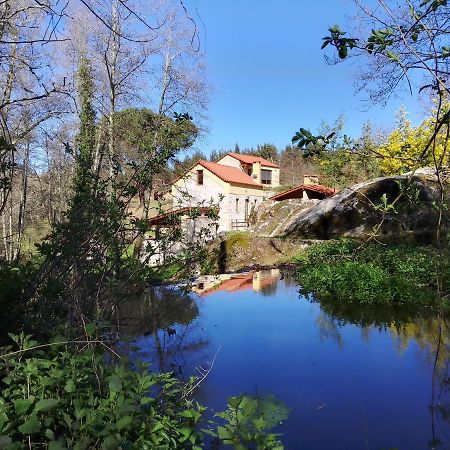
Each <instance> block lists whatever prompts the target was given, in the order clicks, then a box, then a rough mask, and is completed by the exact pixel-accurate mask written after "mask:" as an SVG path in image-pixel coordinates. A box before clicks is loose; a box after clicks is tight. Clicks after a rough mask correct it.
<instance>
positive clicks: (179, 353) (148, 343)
mask: <svg viewBox="0 0 450 450" xmlns="http://www.w3.org/2000/svg"><path fill="white" fill-rule="evenodd" d="M198 314H199V310H198V306H197V304H196V302H195V300H194V299H193V297H192V295H191V293H190V292H189V291H188V290H184V289H181V288H176V287H173V286H156V287H149V289H148V290H147V291H146V292H145V293H143V294H142V296H140V297H139V298H136V299H133V300H131V301H129V302H126V303H124V304H122V305H121V306H120V308H119V314H118V316H119V317H120V321H118V322H120V331H121V335H122V336H128V337H129V338H132V340H131V342H132V345H131V346H130V347H132V348H133V351H132V352H131V355H132V357H133V356H134V357H137V358H140V359H143V360H147V361H150V362H151V363H152V364H153V369H154V370H158V371H160V372H167V371H170V372H174V373H175V374H177V375H182V374H183V368H184V366H185V364H186V359H185V357H184V355H185V353H187V352H192V353H194V354H197V353H198V354H201V353H202V351H206V349H207V347H208V341H207V340H206V339H205V337H204V336H203V334H202V332H201V330H199V329H198V326H197V325H196V321H195V319H196V318H197V317H198ZM155 365H156V366H157V367H155Z"/></svg>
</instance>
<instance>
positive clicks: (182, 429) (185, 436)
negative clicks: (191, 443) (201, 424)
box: [179, 428, 193, 442]
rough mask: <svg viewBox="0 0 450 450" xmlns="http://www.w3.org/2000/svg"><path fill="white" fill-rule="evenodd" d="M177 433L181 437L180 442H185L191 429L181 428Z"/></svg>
mask: <svg viewBox="0 0 450 450" xmlns="http://www.w3.org/2000/svg"><path fill="white" fill-rule="evenodd" d="M179 431H180V433H181V434H182V435H183V437H182V438H181V439H180V441H181V442H184V441H187V440H188V439H189V437H190V436H191V434H192V432H193V430H192V429H191V428H181V429H180V430H179Z"/></svg>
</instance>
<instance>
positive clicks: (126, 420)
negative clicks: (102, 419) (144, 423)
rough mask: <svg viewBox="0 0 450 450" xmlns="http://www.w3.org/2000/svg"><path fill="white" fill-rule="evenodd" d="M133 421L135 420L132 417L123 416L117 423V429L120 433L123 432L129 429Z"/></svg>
mask: <svg viewBox="0 0 450 450" xmlns="http://www.w3.org/2000/svg"><path fill="white" fill-rule="evenodd" d="M132 421H133V418H132V417H131V416H123V417H121V418H120V419H119V420H118V421H117V429H118V430H119V431H122V430H123V429H125V428H128V426H129V425H130V424H131V422H132Z"/></svg>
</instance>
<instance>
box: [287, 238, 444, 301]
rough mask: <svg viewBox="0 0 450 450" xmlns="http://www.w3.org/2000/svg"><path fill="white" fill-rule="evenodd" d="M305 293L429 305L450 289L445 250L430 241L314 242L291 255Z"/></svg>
mask: <svg viewBox="0 0 450 450" xmlns="http://www.w3.org/2000/svg"><path fill="white" fill-rule="evenodd" d="M295 262H296V264H297V271H296V276H297V279H298V281H299V283H300V285H301V286H302V290H303V293H304V294H313V295H314V296H316V297H318V298H321V299H334V300H340V301H350V302H356V303H361V304H368V305H375V304H392V305H399V304H414V305H429V304H432V303H434V302H436V301H437V300H438V298H440V297H442V296H445V294H446V293H448V292H449V290H450V251H449V249H448V248H446V249H444V250H437V249H436V248H434V247H431V246H415V245H396V246H388V245H381V244H378V243H366V244H361V243H359V242H356V241H352V240H348V239H342V240H338V241H329V242H323V243H319V244H315V245H313V246H311V247H310V248H308V249H305V251H304V252H302V254H301V255H300V256H297V257H296V258H295Z"/></svg>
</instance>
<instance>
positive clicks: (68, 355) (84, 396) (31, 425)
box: [0, 334, 204, 450]
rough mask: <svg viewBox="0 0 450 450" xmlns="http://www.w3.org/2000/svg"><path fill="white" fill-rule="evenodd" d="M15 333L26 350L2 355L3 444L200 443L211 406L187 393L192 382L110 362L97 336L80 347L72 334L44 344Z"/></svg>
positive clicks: (0, 407)
mask: <svg viewBox="0 0 450 450" xmlns="http://www.w3.org/2000/svg"><path fill="white" fill-rule="evenodd" d="M12 338H13V339H14V341H15V342H16V344H17V345H18V347H19V349H20V350H19V351H15V352H11V353H10V354H9V355H8V354H7V355H4V356H3V357H2V360H3V362H2V364H1V369H2V372H3V374H4V375H3V378H2V381H1V385H2V394H1V396H0V435H1V436H2V441H0V448H1V447H2V444H1V443H2V442H3V443H6V444H8V445H7V448H11V449H14V448H17V449H21V448H23V446H24V445H26V446H27V447H29V448H39V447H41V446H42V445H45V446H47V448H49V449H53V450H56V449H65V448H73V449H77V450H81V449H118V448H141V449H146V448H147V449H150V448H166V449H178V448H199V447H198V444H199V443H200V441H201V436H200V433H198V432H197V431H196V429H195V427H196V424H197V423H198V421H199V420H200V417H201V415H202V413H203V411H204V408H202V407H201V406H200V405H198V404H197V403H195V402H192V401H190V400H184V401H183V400H181V399H180V398H181V395H182V393H183V391H184V389H185V388H186V386H184V385H183V383H180V382H179V381H178V380H176V379H175V378H173V377H172V376H171V375H169V374H161V375H156V374H152V373H149V372H148V368H147V367H146V366H145V365H142V364H140V365H139V367H137V368H135V369H134V370H132V369H131V367H130V366H129V364H128V363H127V362H126V361H116V362H111V363H110V364H105V355H104V354H103V351H102V349H101V347H100V346H99V345H95V344H94V343H93V344H90V345H87V346H86V345H85V346H84V349H83V348H80V349H79V350H75V351H74V348H73V346H74V345H75V343H72V344H67V343H58V342H62V341H66V339H65V338H57V339H55V340H54V342H53V345H49V346H47V347H43V348H39V346H38V344H37V342H35V341H33V340H31V339H30V336H26V335H24V334H21V335H19V336H12ZM94 342H95V341H94ZM3 448H5V445H3Z"/></svg>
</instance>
